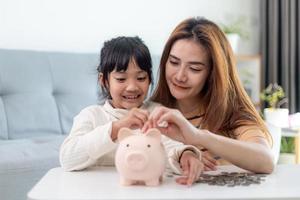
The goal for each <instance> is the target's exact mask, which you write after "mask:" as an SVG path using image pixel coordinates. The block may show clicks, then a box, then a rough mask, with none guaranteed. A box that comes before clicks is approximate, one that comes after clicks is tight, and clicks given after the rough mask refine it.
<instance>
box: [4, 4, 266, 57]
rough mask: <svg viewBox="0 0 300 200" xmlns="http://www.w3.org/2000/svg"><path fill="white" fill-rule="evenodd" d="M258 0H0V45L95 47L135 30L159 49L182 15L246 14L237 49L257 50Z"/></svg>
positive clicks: (217, 17)
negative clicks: (244, 37) (245, 33)
mask: <svg viewBox="0 0 300 200" xmlns="http://www.w3.org/2000/svg"><path fill="white" fill-rule="evenodd" d="M259 3H260V0H243V1H241V0H147V1H146V0H127V1H125V0H106V1H105V0H103V1H102V0H0V48H14V49H35V50H58V51H77V52H98V51H99V49H100V48H101V46H102V43H103V41H105V40H108V39H110V38H112V37H114V36H118V35H131V36H133V35H139V36H140V37H142V38H143V39H144V41H145V42H146V44H147V45H148V47H149V48H150V51H151V52H152V53H154V54H160V53H161V51H162V48H163V46H164V43H165V41H166V40H167V38H168V36H169V34H170V32H171V31H172V30H173V29H174V28H175V26H176V25H177V24H178V23H179V22H180V21H182V20H183V19H185V18H187V17H191V16H205V17H206V18H208V19H211V20H213V21H215V22H225V21H226V20H228V18H231V17H235V16H241V15H242V16H245V17H247V18H249V22H250V23H249V24H250V25H249V27H247V28H248V29H249V30H250V40H248V41H242V43H241V44H240V46H239V47H240V48H239V49H240V53H242V54H255V53H258V52H259V31H260V30H259V21H260V15H259Z"/></svg>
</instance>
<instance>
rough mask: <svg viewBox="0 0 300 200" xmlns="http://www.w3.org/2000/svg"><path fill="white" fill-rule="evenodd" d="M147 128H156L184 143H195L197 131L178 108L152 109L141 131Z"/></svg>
mask: <svg viewBox="0 0 300 200" xmlns="http://www.w3.org/2000/svg"><path fill="white" fill-rule="evenodd" d="M149 128H158V129H160V131H161V132H162V133H163V134H164V135H166V136H168V137H169V138H172V139H174V140H177V141H180V142H182V143H184V144H195V142H196V138H197V131H198V129H197V128H195V127H194V126H193V125H192V124H191V123H190V122H189V121H188V120H186V119H185V117H184V116H183V115H182V114H181V112H180V111H179V110H176V109H170V108H166V107H163V106H161V107H157V108H155V109H154V110H153V111H152V113H151V114H150V116H149V118H148V121H147V122H146V123H145V125H144V126H143V128H142V131H143V132H146V131H147V130H148V129H149Z"/></svg>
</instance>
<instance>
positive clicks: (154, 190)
mask: <svg viewBox="0 0 300 200" xmlns="http://www.w3.org/2000/svg"><path fill="white" fill-rule="evenodd" d="M220 171H229V172H231V171H240V169H239V168H236V167H233V166H222V167H219V169H218V172H220ZM265 179H266V180H265V181H264V182H262V183H261V184H259V185H250V186H235V187H227V186H211V185H207V184H195V185H193V186H192V187H187V186H184V185H179V184H177V183H175V180H174V177H170V178H169V177H166V178H164V181H163V183H162V185H160V186H158V187H146V186H129V187H128V186H127V187H125V186H121V185H119V176H118V174H117V172H116V170H115V168H112V167H101V168H93V169H90V170H87V171H80V172H63V170H62V169H61V168H54V169H51V170H50V171H49V172H48V173H47V174H46V175H45V176H44V177H43V178H42V179H41V180H40V181H39V182H38V183H37V184H36V185H35V186H34V187H33V188H32V190H31V191H30V192H29V193H28V199H29V200H71V199H72V200H101V199H252V200H253V199H286V200H287V199H300V165H278V166H277V167H276V170H275V172H274V173H273V174H271V175H268V176H267V177H266V178H265Z"/></svg>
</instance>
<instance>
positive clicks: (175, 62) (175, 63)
mask: <svg viewBox="0 0 300 200" xmlns="http://www.w3.org/2000/svg"><path fill="white" fill-rule="evenodd" d="M169 62H170V63H171V64H172V65H178V64H179V63H178V62H177V61H172V60H170V61H169Z"/></svg>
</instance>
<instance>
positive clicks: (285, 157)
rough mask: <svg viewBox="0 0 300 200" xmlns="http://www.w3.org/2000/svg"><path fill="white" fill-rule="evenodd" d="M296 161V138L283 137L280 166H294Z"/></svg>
mask: <svg viewBox="0 0 300 200" xmlns="http://www.w3.org/2000/svg"><path fill="white" fill-rule="evenodd" d="M295 161H296V155H295V138H293V137H282V138H281V146H280V155H279V160H278V163H280V164H294V163H295Z"/></svg>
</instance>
